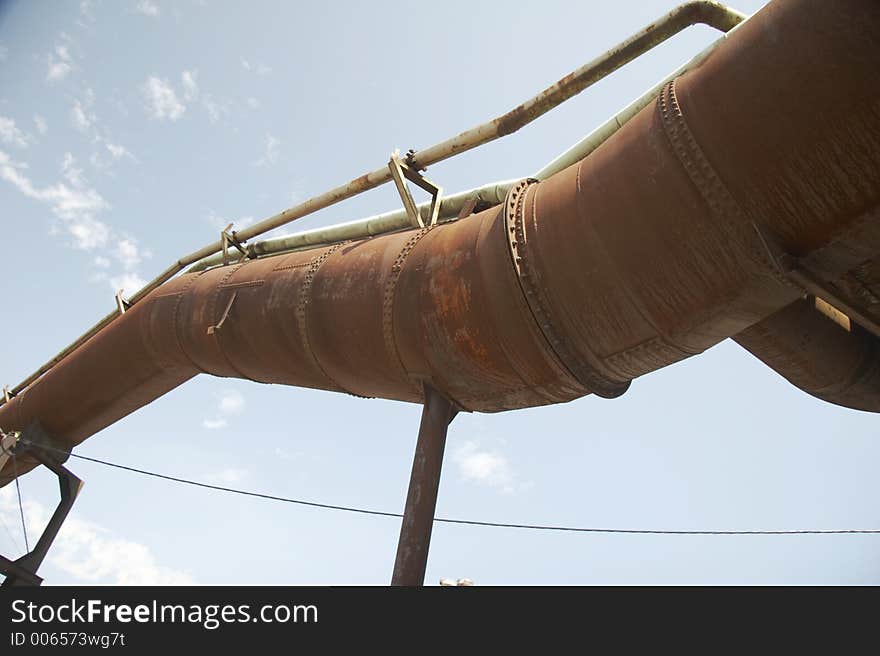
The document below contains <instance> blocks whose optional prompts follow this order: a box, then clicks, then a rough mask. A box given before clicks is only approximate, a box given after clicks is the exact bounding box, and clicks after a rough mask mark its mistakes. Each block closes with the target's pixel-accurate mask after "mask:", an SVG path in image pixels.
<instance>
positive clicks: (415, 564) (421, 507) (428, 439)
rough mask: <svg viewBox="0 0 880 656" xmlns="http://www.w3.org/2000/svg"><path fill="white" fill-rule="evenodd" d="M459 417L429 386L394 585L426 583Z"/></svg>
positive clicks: (405, 512) (414, 458)
mask: <svg viewBox="0 0 880 656" xmlns="http://www.w3.org/2000/svg"><path fill="white" fill-rule="evenodd" d="M457 414H458V406H456V404H455V403H453V402H452V401H450V400H449V399H447V398H446V397H444V396H443V395H442V394H440V392H438V391H437V390H435V389H434V388H433V387H431V386H430V385H427V384H426V385H425V405H424V406H423V408H422V420H421V424H419V438H418V441H417V442H416V452H415V455H414V456H413V465H412V473H411V474H410V479H409V491H408V492H407V495H406V509H405V510H404V511H403V521H402V522H401V525H400V539H399V540H398V542H397V557H396V558H395V560H394V573H393V574H392V576H391V585H396V586H421V585H424V583H425V567H426V565H427V563H428V547H429V546H430V544H431V529H432V528H433V526H434V510H435V508H436V507H437V491H438V490H439V488H440V470H441V469H442V467H443V452H444V450H445V448H446V431H447V429H448V427H449V424H450V423H451V422H452V420H453V419H455V416H456V415H457Z"/></svg>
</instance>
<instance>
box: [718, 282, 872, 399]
mask: <svg viewBox="0 0 880 656" xmlns="http://www.w3.org/2000/svg"><path fill="white" fill-rule="evenodd" d="M733 339H734V341H736V343H737V344H739V345H740V346H742V347H743V348H744V349H746V350H747V351H749V352H750V353H751V354H752V355H754V356H755V357H757V358H758V359H759V360H761V362H763V363H764V364H766V365H767V366H768V367H770V368H771V369H773V370H774V371H776V372H777V373H779V374H780V375H781V376H783V377H784V378H785V379H786V380H788V381H789V382H790V383H791V384H792V385H794V386H796V387H798V388H800V389H801V390H803V391H804V392H806V393H807V394H810V395H811V396H814V397H816V398H817V399H821V400H823V401H827V402H829V403H834V404H836V405H840V406H844V407H847V408H853V409H855V410H866V411H868V412H880V340H878V339H877V338H876V337H875V336H874V335H872V334H870V333H869V332H868V331H866V330H864V329H863V328H861V327H860V326H858V325H857V324H851V328H850V330H846V329H845V328H843V327H841V325H840V324H839V323H836V322H835V321H833V320H832V319H830V318H829V317H827V316H825V315H823V314H821V313H820V312H819V311H817V310H816V307H815V299H813V298H810V299H802V300H798V301H796V302H794V303H792V304H791V305H789V306H788V307H786V308H784V309H782V310H780V311H779V312H776V313H775V314H773V315H771V316H769V317H767V318H766V319H764V320H763V321H760V322H759V323H757V324H755V325H754V326H751V327H750V328H748V329H746V330H744V331H743V332H741V333H740V334H738V335H736V336H735V337H734V338H733Z"/></svg>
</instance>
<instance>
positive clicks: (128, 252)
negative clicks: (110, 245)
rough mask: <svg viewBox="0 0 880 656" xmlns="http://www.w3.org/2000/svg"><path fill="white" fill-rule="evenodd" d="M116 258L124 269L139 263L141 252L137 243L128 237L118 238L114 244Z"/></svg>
mask: <svg viewBox="0 0 880 656" xmlns="http://www.w3.org/2000/svg"><path fill="white" fill-rule="evenodd" d="M115 255H116V259H117V260H119V261H120V262H121V263H122V265H123V266H124V267H125V268H126V269H133V268H135V267H136V266H137V265H138V264H140V263H141V258H142V256H141V252H140V248H138V245H137V243H136V242H135V241H134V240H133V239H130V238H127V239H120V240H119V242H117V244H116V252H115Z"/></svg>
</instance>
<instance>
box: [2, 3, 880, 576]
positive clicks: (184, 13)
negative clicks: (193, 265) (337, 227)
mask: <svg viewBox="0 0 880 656" xmlns="http://www.w3.org/2000/svg"><path fill="white" fill-rule="evenodd" d="M760 4H761V3H760V2H756V1H754V0H747V1H745V2H740V3H739V4H738V5H737V8H739V9H741V10H743V11H746V12H752V11H755V10H756V9H757V8H758V7H759V6H760ZM673 5H674V2H672V1H670V0H653V1H641V2H636V1H631V2H617V3H608V2H583V1H582V2H561V1H557V2H543V3H540V4H536V3H524V2H522V3H521V2H473V1H470V2H443V3H415V4H411V5H406V6H403V5H400V4H399V3H392V2H371V3H355V2H348V3H346V2H338V3H318V2H314V3H304V2H303V3H294V2H286V3H277V4H274V3H267V2H250V3H234V2H176V3H172V2H163V1H162V0H151V1H149V2H136V1H131V2H94V3H82V4H81V3H77V2H66V3H60V2H24V1H19V2H5V3H3V4H2V5H0V153H2V155H0V224H2V227H3V236H4V240H3V243H4V248H3V251H4V258H3V261H4V263H5V270H4V282H5V284H4V286H3V292H2V299H3V303H2V305H3V310H2V315H0V317H2V319H0V356H2V357H0V384H6V383H9V384H15V383H17V382H18V381H19V380H21V379H22V378H23V377H24V376H26V375H27V374H28V373H30V372H31V371H32V370H33V369H35V368H36V367H37V366H38V365H40V364H41V363H42V362H44V361H45V360H46V359H47V358H48V357H50V356H51V355H53V354H54V353H55V352H56V351H57V350H59V349H60V348H61V347H63V346H64V345H65V344H67V343H68V342H70V341H71V340H72V339H73V338H75V337H76V336H77V335H79V334H80V333H81V332H82V331H83V330H84V329H85V328H87V327H88V326H89V325H91V324H92V323H93V322H94V321H95V320H96V319H97V318H98V317H100V316H103V315H104V314H105V313H106V312H108V311H109V310H110V309H111V308H112V307H113V294H114V291H115V289H117V288H118V287H119V286H124V287H126V288H127V289H128V291H129V292H132V291H134V289H135V288H136V286H137V284H138V280H146V279H149V278H152V277H153V276H154V275H155V274H157V273H158V272H159V271H160V270H161V269H163V268H165V266H166V265H167V264H169V263H170V262H172V261H173V260H174V259H176V258H177V257H178V256H180V255H181V254H183V253H184V252H190V251H192V250H194V249H195V248H197V247H200V246H202V245H203V244H205V243H207V242H209V241H213V240H215V239H216V237H217V232H218V231H219V229H220V228H222V227H223V226H224V225H225V224H226V223H227V222H229V221H234V222H235V223H236V226H238V227H240V226H242V225H243V224H244V223H246V222H247V221H251V220H258V219H260V218H264V217H266V216H269V215H271V214H274V213H276V212H277V211H279V210H281V209H284V208H285V207H288V206H290V205H292V204H293V203H294V202H295V201H296V200H297V199H299V200H302V199H304V198H306V197H308V196H309V195H312V194H315V193H319V192H321V191H324V190H325V189H327V188H329V187H331V186H335V185H337V184H339V183H341V182H344V181H346V180H348V179H350V178H352V177H355V176H357V175H359V174H361V173H363V172H365V171H367V170H372V169H375V168H377V167H379V166H381V165H382V164H383V163H384V162H386V161H387V158H388V154H389V152H390V151H391V150H393V149H395V148H400V149H401V150H402V151H405V150H406V149H408V148H421V147H424V146H427V145H430V144H432V143H435V142H437V141H439V140H441V139H443V138H446V137H447V136H450V135H452V134H454V133H457V132H460V131H461V130H463V129H466V128H469V127H471V126H473V125H475V124H477V123H479V122H482V121H483V120H486V119H489V118H491V117H494V116H496V115H498V114H500V113H502V112H504V111H506V110H507V109H509V108H510V107H512V106H514V105H515V104H517V103H518V102H520V101H522V100H524V99H525V98H526V97H527V96H529V95H531V94H533V93H535V92H537V91H539V90H540V89H542V88H543V87H545V86H546V85H548V84H549V83H551V82H553V81H555V80H556V79H557V78H559V77H561V76H562V75H564V74H565V73H567V72H569V71H570V70H572V69H573V68H575V67H577V66H578V65H580V64H581V63H583V62H585V61H587V60H589V59H592V58H593V57H594V56H596V55H598V54H600V53H601V52H603V51H604V50H605V49H607V48H608V47H610V46H612V45H613V44H614V43H615V42H617V41H620V40H622V39H623V38H625V37H626V36H628V35H629V34H630V33H632V32H634V31H636V30H637V29H639V28H641V27H642V26H643V25H645V24H647V23H649V22H650V21H651V20H653V19H654V18H656V17H657V16H659V15H660V14H662V13H663V12H664V11H666V10H668V9H671V8H672V6H673ZM713 38H714V33H713V32H712V30H710V29H709V28H706V27H695V28H691V29H690V30H689V31H687V32H686V33H685V34H683V35H680V36H679V37H676V38H675V39H673V40H672V41H671V42H669V43H668V44H666V45H664V46H662V47H660V48H658V49H657V50H656V51H655V52H653V53H652V54H650V55H649V56H647V57H645V58H643V59H641V60H639V61H638V62H636V63H634V64H632V65H630V66H628V67H626V68H625V69H624V70H622V71H620V72H618V73H616V74H615V75H614V76H613V77H612V78H610V79H608V80H606V81H603V82H602V83H600V84H598V85H597V86H596V87H594V88H593V89H591V90H588V91H587V92H585V93H584V94H582V95H581V96H579V97H578V98H576V99H575V100H573V101H571V102H570V103H568V104H566V105H565V106H563V107H561V108H559V109H558V110H555V111H554V112H552V113H551V114H549V115H547V116H545V117H543V118H541V119H540V120H538V121H537V122H536V123H535V124H533V125H532V126H529V127H528V128H526V129H525V130H523V131H522V132H520V133H518V134H516V135H513V136H510V137H507V138H506V139H504V140H502V141H501V142H497V143H495V144H492V145H489V146H486V147H484V148H482V149H480V150H478V151H476V152H473V153H469V154H466V155H464V156H462V157H460V158H457V159H454V160H452V161H450V162H447V163H444V164H442V165H438V166H435V167H432V168H431V171H430V174H431V177H432V178H433V179H435V180H437V181H438V182H439V183H440V184H442V185H443V186H444V187H445V188H446V189H447V190H448V191H455V190H459V189H464V188H467V187H471V186H475V185H478V184H481V183H484V182H489V181H492V180H500V179H506V178H511V177H517V176H525V175H528V174H529V173H531V172H533V171H534V170H537V169H538V168H540V167H541V166H543V165H544V164H545V163H546V162H547V161H549V160H550V159H552V158H553V157H554V156H555V155H556V154H558V153H559V152H561V151H563V150H565V149H566V148H567V147H568V146H569V145H571V144H572V143H574V142H575V141H576V140H577V139H579V138H581V137H582V136H583V135H584V134H586V133H588V132H589V131H590V130H591V129H592V128H593V127H595V126H596V125H598V124H599V123H600V122H602V121H603V120H605V119H606V118H607V117H608V116H609V115H611V114H612V113H613V112H615V111H616V110H617V109H619V108H621V107H622V106H624V105H625V104H627V103H628V102H629V101H630V100H631V99H632V98H634V97H635V96H636V95H638V94H640V93H641V92H642V91H643V90H644V89H645V88H647V87H649V86H650V85H652V84H653V83H654V82H656V81H657V80H658V79H659V78H660V77H661V76H663V75H664V74H666V73H667V72H668V71H670V70H672V69H674V68H675V67H677V66H678V65H679V64H681V63H682V62H684V61H685V60H687V59H688V58H690V57H691V56H692V55H693V54H695V53H696V52H697V51H698V50H700V49H701V48H702V47H704V46H705V45H706V44H708V43H709V42H710V41H711V40H712V39H713ZM398 202H399V201H397V199H396V198H395V194H394V191H393V189H392V188H390V187H385V188H382V189H380V190H377V191H374V192H372V193H369V194H365V195H364V196H362V197H359V198H358V199H355V200H353V201H350V202H347V203H345V204H342V205H339V206H336V207H334V208H331V209H329V210H326V211H324V212H321V213H319V214H317V215H315V216H313V217H309V218H307V219H304V220H302V221H301V222H300V226H301V227H311V226H315V225H321V224H329V223H335V222H338V221H342V220H349V219H354V218H358V217H360V216H364V215H366V214H369V213H373V212H379V211H384V210H387V209H392V208H394V207H395V206H396V205H397V203H398ZM83 384H84V385H87V384H88V381H83ZM419 413H420V409H419V408H418V407H417V406H414V405H408V404H403V403H395V402H386V401H376V400H361V399H355V398H352V397H348V396H344V395H337V394H332V393H328V392H316V391H309V390H302V389H295V388H285V387H278V386H260V385H255V384H252V383H246V382H241V381H235V380H223V379H216V378H208V377H201V378H198V379H196V380H193V381H191V382H189V383H187V384H186V385H184V386H183V387H181V388H179V389H177V390H175V391H173V392H172V393H170V394H168V395H167V396H166V397H164V398H162V399H160V400H158V401H157V402H155V403H153V404H152V405H151V406H149V407H147V408H144V409H143V410H140V411H138V412H136V413H135V414H134V415H132V416H130V417H128V418H126V419H124V420H122V421H120V422H118V423H117V424H115V425H113V426H111V427H110V428H108V429H107V430H105V431H103V432H102V433H100V434H99V435H97V436H95V437H93V438H91V439H90V440H88V441H87V442H86V443H84V444H83V445H82V446H81V447H79V448H78V449H77V452H78V453H82V454H84V455H90V456H93V457H98V458H103V459H108V460H112V461H116V462H120V463H124V464H129V465H132V466H137V467H143V468H147V469H153V470H157V471H160V472H164V473H168V474H172V475H181V476H186V477H191V478H196V479H199V480H205V481H217V482H221V483H226V484H230V485H232V486H236V487H243V488H248V489H253V490H257V491H261V492H266V493H273V494H278V495H282V496H291V497H298V498H304V499H309V500H314V501H321V502H326V503H334V504H343V505H358V506H363V507H368V508H374V509H379V510H386V511H400V510H401V509H402V508H403V502H404V498H405V494H406V485H407V481H408V478H409V468H410V464H411V459H412V451H413V447H414V444H415V434H416V430H417V425H418V419H419ZM876 426H877V422H876V418H875V417H873V416H871V415H868V414H866V413H860V412H855V411H850V410H845V409H842V408H838V407H835V406H831V405H828V404H823V403H822V402H820V401H817V400H814V399H813V398H811V397H809V396H807V395H805V394H804V393H802V392H800V391H799V390H797V389H795V388H793V387H791V386H790V385H789V384H788V383H786V382H785V381H784V380H783V379H781V378H780V377H779V376H778V375H776V374H775V373H774V372H772V371H771V370H769V369H767V368H766V367H764V366H763V365H762V364H761V363H760V362H758V361H757V360H756V359H754V358H753V357H752V356H751V355H750V354H748V353H747V352H745V351H743V350H742V349H740V348H739V347H737V346H736V345H735V344H733V343H731V342H729V341H728V342H725V343H723V344H721V345H719V346H718V347H716V348H714V349H712V350H711V351H709V352H707V353H705V354H703V355H701V356H698V357H695V358H692V359H691V360H689V361H686V362H683V363H680V364H678V365H675V366H673V367H670V368H668V369H665V370H662V371H659V372H656V373H654V374H651V375H649V376H646V377H644V378H642V379H638V380H636V381H635V382H634V383H633V385H632V387H631V389H630V391H629V392H628V393H627V394H626V395H625V396H623V397H622V398H620V399H617V400H613V401H608V400H603V399H600V398H595V397H588V398H585V399H581V400H578V401H574V402H572V403H568V404H565V405H559V406H554V407H546V408H539V409H530V410H523V411H518V412H511V413H506V414H503V415H477V414H474V415H459V417H458V418H457V419H456V420H455V422H454V423H453V424H452V426H451V429H450V434H449V442H448V447H447V456H446V461H445V470H444V477H443V481H442V484H441V489H440V497H439V502H438V514H439V515H442V516H447V517H460V518H467V519H480V520H495V521H511V522H525V523H545V524H552V523H557V524H566V525H579V526H592V527H615V528H657V529H796V528H880V507H878V505H877V503H876V500H877V498H880V480H878V477H877V476H876V473H875V470H876V463H877V462H880V440H878V439H877V435H876V432H877V430H876ZM70 467H71V469H73V470H74V471H75V472H76V473H77V474H78V475H80V477H82V478H83V479H84V480H85V481H86V487H85V488H84V491H83V494H82V495H81V497H80V500H79V501H78V502H77V505H76V508H75V510H74V512H73V514H72V515H71V520H70V521H69V522H68V525H67V527H66V528H65V532H64V533H63V534H62V537H61V538H60V539H59V542H58V543H57V545H56V547H55V549H53V551H52V552H51V553H50V556H49V559H48V560H47V562H46V564H45V566H44V567H43V569H42V570H41V573H42V574H43V575H44V576H45V577H46V579H47V581H48V582H49V583H93V582H99V583H116V582H175V581H194V582H197V583H206V584H214V583H261V584H270V583H284V584H305V583H317V584H340V583H358V584H360V583H369V584H377V583H379V584H381V583H386V582H387V581H388V580H389V578H390V574H391V568H392V564H393V559H394V552H395V546H396V541H397V534H398V530H399V521H397V520H394V519H387V518H379V517H365V516H359V515H352V514H345V513H339V512H331V511H322V510H315V509H309V508H303V507H297V506H291V505H287V504H280V503H273V502H268V501H259V500H254V499H246V498H241V497H236V496H232V495H226V494H221V493H215V492H208V491H204V490H198V489H191V488H186V487H181V486H177V485H173V484H170V483H165V482H161V481H157V480H151V479H144V478H140V477H138V476H134V475H132V474H126V473H123V472H119V471H115V470H108V469H106V468H102V467H100V466H98V465H92V464H90V463H86V462H82V461H77V460H75V459H74V460H71V462H70ZM22 491H23V494H24V496H25V499H26V511H27V512H28V517H29V519H30V520H31V521H33V522H37V520H38V519H39V515H40V512H41V511H43V512H45V510H46V509H48V508H50V507H51V506H52V505H53V504H54V502H55V498H56V496H55V495H56V487H55V484H54V482H53V480H52V479H51V478H50V477H49V476H47V475H45V474H44V473H41V472H35V473H33V474H29V475H28V476H26V477H24V478H23V479H22ZM11 494H12V488H11V487H7V488H5V489H4V491H3V492H2V493H0V518H2V519H3V521H4V523H5V524H6V528H8V529H9V530H10V531H11V533H12V535H10V534H9V533H8V532H7V530H6V528H4V527H2V526H0V550H2V553H4V554H5V555H7V556H14V555H17V553H19V549H18V548H19V547H20V546H21V542H22V540H21V534H20V527H19V526H18V524H17V523H16V522H17V504H14V502H13V499H12V496H11ZM37 504H39V505H37ZM13 536H14V538H13ZM13 539H14V540H15V542H17V543H18V546H16V544H15V543H14V542H13ZM440 577H470V578H472V579H474V580H475V581H476V582H477V583H478V584H492V583H529V584H531V583H880V536H858V535H854V536H783V537H676V536H670V537H659V536H638V535H588V534H554V533H537V532H528V531H521V530H506V529H489V528H477V527H463V526H448V525H438V526H436V528H435V531H434V538H433V541H432V549H431V557H430V560H429V563H428V574H427V580H428V582H436V581H437V580H438V579H439V578H440Z"/></svg>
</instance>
